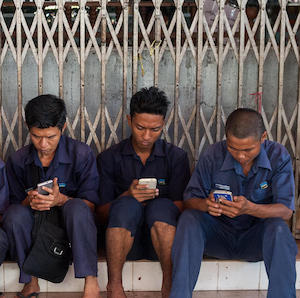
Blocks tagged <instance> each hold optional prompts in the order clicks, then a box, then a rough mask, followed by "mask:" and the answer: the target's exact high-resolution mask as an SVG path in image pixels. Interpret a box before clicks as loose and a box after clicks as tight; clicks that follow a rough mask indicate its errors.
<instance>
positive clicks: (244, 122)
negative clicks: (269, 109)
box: [225, 108, 265, 140]
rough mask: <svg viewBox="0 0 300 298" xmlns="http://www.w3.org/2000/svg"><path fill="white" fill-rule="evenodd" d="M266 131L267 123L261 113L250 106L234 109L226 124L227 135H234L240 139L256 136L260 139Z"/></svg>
mask: <svg viewBox="0 0 300 298" xmlns="http://www.w3.org/2000/svg"><path fill="white" fill-rule="evenodd" d="M264 132H265V125H264V121H263V119H262V116H261V114H260V113H258V112H257V111H255V110H252V109H248V108H239V109H236V110H235V111H233V112H232V113H231V114H230V115H229V116H228V118H227V121H226V125H225V133H226V136H228V135H232V136H234V137H236V138H239V139H243V138H248V137H254V138H255V139H257V140H259V139H260V138H261V136H262V134H263V133H264Z"/></svg>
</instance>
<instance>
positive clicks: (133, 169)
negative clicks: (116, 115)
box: [97, 138, 190, 205]
mask: <svg viewBox="0 0 300 298" xmlns="http://www.w3.org/2000/svg"><path fill="white" fill-rule="evenodd" d="M97 165H98V171H99V175H100V202H101V203H100V204H101V205H103V204H106V203H108V202H111V201H113V200H114V199H116V198H117V197H119V196H120V195H121V194H122V193H123V192H125V191H127V190H128V189H129V187H130V185H131V183H132V181H133V180H134V179H140V178H156V179H157V181H158V185H157V188H158V189H159V197H164V198H169V199H171V200H173V201H179V200H182V195H183V191H184V189H185V187H186V184H187V182H188V180H189V178H190V169H189V161H188V157H187V154H186V152H185V151H183V150H182V149H180V148H178V147H176V146H174V145H172V144H169V143H167V142H165V141H164V140H160V139H159V140H157V141H156V142H155V144H154V148H153V150H152V153H151V155H150V156H149V158H148V159H147V161H146V164H145V165H143V163H142V162H141V160H140V158H139V156H138V155H137V154H136V153H135V151H134V149H133V147H132V144H131V138H128V139H126V140H123V141H122V142H120V143H119V144H117V145H114V146H112V147H111V148H109V149H107V150H105V151H103V152H102V153H100V154H99V155H98V157H97Z"/></svg>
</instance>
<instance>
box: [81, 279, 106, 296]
mask: <svg viewBox="0 0 300 298" xmlns="http://www.w3.org/2000/svg"><path fill="white" fill-rule="evenodd" d="M82 298H101V296H100V288H99V285H98V280H97V277H96V276H87V277H86V278H85V284H84V292H83V296H82Z"/></svg>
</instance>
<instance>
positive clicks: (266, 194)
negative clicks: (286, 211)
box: [251, 187, 272, 203]
mask: <svg viewBox="0 0 300 298" xmlns="http://www.w3.org/2000/svg"><path fill="white" fill-rule="evenodd" d="M271 198H272V190H271V187H268V188H265V189H262V188H257V189H255V190H254V191H253V192H252V194H251V201H252V202H255V203H270V202H271Z"/></svg>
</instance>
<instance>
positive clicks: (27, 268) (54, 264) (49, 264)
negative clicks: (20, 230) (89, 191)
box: [23, 164, 72, 283]
mask: <svg viewBox="0 0 300 298" xmlns="http://www.w3.org/2000/svg"><path fill="white" fill-rule="evenodd" d="M39 171H40V168H39V167H37V166H35V165H34V164H33V165H32V171H31V172H32V180H34V183H33V184H32V185H36V184H37V183H38V182H39V181H40V179H39V177H40V175H39ZM63 226H64V224H63V218H62V212H61V208H60V207H52V208H51V209H50V210H49V211H35V212H34V225H33V229H32V247H31V249H30V251H29V254H28V255H27V257H26V259H25V262H24V264H23V270H24V272H25V273H27V274H30V275H32V276H35V277H39V278H42V279H45V280H48V281H51V282H53V283H59V282H62V281H63V280H64V278H65V276H66V274H67V272H68V269H69V265H70V262H71V254H72V252H71V246H70V242H69V241H68V238H67V235H66V232H65V229H64V228H63Z"/></svg>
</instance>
